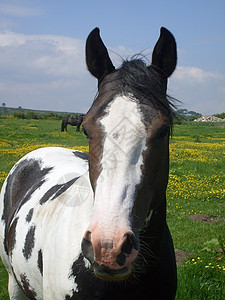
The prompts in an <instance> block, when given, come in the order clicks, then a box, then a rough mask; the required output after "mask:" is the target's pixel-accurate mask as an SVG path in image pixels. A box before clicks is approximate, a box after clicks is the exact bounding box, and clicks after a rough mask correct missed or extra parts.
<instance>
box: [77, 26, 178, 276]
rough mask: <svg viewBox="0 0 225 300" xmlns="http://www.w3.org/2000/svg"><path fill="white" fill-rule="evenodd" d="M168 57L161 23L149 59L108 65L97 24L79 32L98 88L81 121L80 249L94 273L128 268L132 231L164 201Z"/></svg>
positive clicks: (172, 57) (134, 244)
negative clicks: (83, 224) (89, 192)
mask: <svg viewBox="0 0 225 300" xmlns="http://www.w3.org/2000/svg"><path fill="white" fill-rule="evenodd" d="M176 61H177V52H176V42H175V39H174V37H173V35H172V34H171V33H170V32H169V31H168V30H167V29H165V28H161V33H160V37H159V39H158V41H157V43H156V45H155V47H154V50H153V54H152V63H151V65H150V66H146V64H145V63H144V62H143V60H141V59H133V60H131V61H124V62H123V63H122V65H121V67H120V68H118V69H116V68H115V67H114V65H113V63H112V61H111V59H110V58H109V55H108V51H107V49H106V47H105V45H104V43H103V41H102V39H101V37H100V35H99V29H98V28H95V29H94V30H93V31H92V32H91V33H90V35H89V36H88V38H87V42H86V62H87V67H88V70H89V71H90V73H91V74H92V75H93V76H95V77H96V78H97V80H98V95H97V97H96V99H95V101H94V102H93V104H92V106H91V108H90V110H89V112H88V113H87V115H86V116H85V118H84V120H83V127H84V131H85V133H86V134H87V137H88V140H89V174H90V181H91V185H92V188H93V191H94V203H93V205H94V208H93V217H92V220H91V222H90V224H89V226H88V228H87V231H86V232H85V234H84V237H83V241H82V251H83V254H84V256H85V257H86V258H87V259H88V260H89V261H90V262H91V264H92V265H93V268H94V272H95V274H96V275H97V276H98V277H100V278H102V279H106V280H123V279H125V278H127V277H128V276H129V275H130V273H131V272H132V265H133V263H134V261H135V260H136V258H137V256H138V253H139V251H140V241H139V240H140V232H141V230H142V229H143V228H144V227H145V226H148V225H149V220H150V216H151V213H152V211H153V210H155V209H157V207H159V206H160V205H161V204H162V202H163V201H165V193H166V187H167V181H168V171H169V134H170V128H171V124H172V115H173V110H172V107H171V103H170V101H169V100H168V97H167V95H166V88H167V79H168V77H169V76H170V75H171V74H172V73H173V71H174V69H175V67H176ZM163 218H164V219H165V216H164V217H163Z"/></svg>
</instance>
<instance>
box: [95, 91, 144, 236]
mask: <svg viewBox="0 0 225 300" xmlns="http://www.w3.org/2000/svg"><path fill="white" fill-rule="evenodd" d="M100 123H101V126H102V127H103V131H104V132H105V140H104V145H103V153H102V160H101V165H102V171H101V174H100V176H99V178H98V180H97V185H96V191H95V203H94V213H93V220H92V222H91V225H92V226H95V224H96V223H97V224H98V225H100V228H101V232H105V233H106V234H107V233H109V232H111V233H112V232H114V234H116V231H117V228H125V229H129V228H130V226H131V224H130V216H131V212H132V208H133V204H134V200H135V199H134V198H135V188H136V185H138V184H140V183H141V179H142V172H141V165H142V164H143V156H142V154H143V151H144V150H145V149H146V134H147V133H146V128H145V125H144V124H143V121H142V113H141V111H140V109H139V105H138V103H137V101H135V100H134V99H133V97H132V99H131V98H130V97H129V96H117V97H115V99H114V100H113V101H112V102H111V103H110V104H109V106H108V107H107V109H106V115H104V117H103V118H102V119H101V120H100Z"/></svg>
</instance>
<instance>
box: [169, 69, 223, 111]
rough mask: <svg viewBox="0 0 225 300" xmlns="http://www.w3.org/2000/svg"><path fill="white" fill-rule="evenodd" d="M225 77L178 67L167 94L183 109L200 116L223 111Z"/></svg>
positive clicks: (215, 73) (214, 73)
mask: <svg viewBox="0 0 225 300" xmlns="http://www.w3.org/2000/svg"><path fill="white" fill-rule="evenodd" d="M224 82H225V75H223V74H220V73H218V72H208V71H205V70H203V69H200V68H196V67H182V66H178V67H177V69H176V71H175V72H174V74H173V75H172V78H171V79H170V83H169V88H170V89H169V92H171V93H172V96H174V97H176V98H178V99H179V100H180V101H182V103H183V107H185V108H187V109H189V110H195V111H197V112H200V113H202V114H214V113H219V112H222V111H225V90H224Z"/></svg>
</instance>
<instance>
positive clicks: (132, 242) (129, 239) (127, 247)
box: [121, 234, 138, 254]
mask: <svg viewBox="0 0 225 300" xmlns="http://www.w3.org/2000/svg"><path fill="white" fill-rule="evenodd" d="M133 248H134V249H135V250H137V251H138V242H137V239H136V237H135V236H134V234H127V235H126V240H125V241H124V242H123V245H122V247H121V252H123V253H126V254H131V252H132V249H133Z"/></svg>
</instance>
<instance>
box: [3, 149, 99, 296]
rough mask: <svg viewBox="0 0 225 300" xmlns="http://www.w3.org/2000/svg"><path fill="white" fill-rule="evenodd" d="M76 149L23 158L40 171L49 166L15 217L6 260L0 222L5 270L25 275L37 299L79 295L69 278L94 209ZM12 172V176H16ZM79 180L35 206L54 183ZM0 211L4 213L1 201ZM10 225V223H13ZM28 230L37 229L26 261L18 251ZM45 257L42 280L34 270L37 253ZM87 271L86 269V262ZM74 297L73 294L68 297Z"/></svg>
mask: <svg viewBox="0 0 225 300" xmlns="http://www.w3.org/2000/svg"><path fill="white" fill-rule="evenodd" d="M73 152H74V150H71V149H64V148H60V147H48V148H42V149H39V150H35V151H33V152H31V153H29V154H27V155H26V156H25V157H23V158H22V159H21V160H20V161H22V160H23V159H36V160H39V161H41V162H42V165H41V167H42V168H49V167H52V170H51V171H50V172H49V173H48V174H47V175H46V176H45V182H44V183H43V184H42V186H41V187H40V188H38V189H37V190H36V191H35V192H34V193H33V194H32V197H31V198H30V199H29V201H27V202H26V203H25V204H24V205H23V206H22V207H21V208H20V210H19V211H18V212H17V213H16V215H15V216H14V218H13V220H14V219H15V218H17V217H19V219H18V222H17V227H16V244H15V247H14V249H13V252H12V259H11V260H9V257H7V256H6V254H5V252H4V248H3V243H2V241H3V235H4V226H5V224H4V222H2V220H0V234H1V247H0V249H1V256H2V257H3V260H4V264H5V265H6V266H7V269H8V270H9V271H11V267H10V264H12V265H13V270H14V273H15V274H16V276H17V278H18V279H19V278H20V274H23V273H25V274H26V276H27V278H28V280H29V284H30V286H31V288H33V289H34V290H35V292H36V293H37V295H38V297H37V299H56V300H58V299H59V300H60V299H64V298H65V295H66V294H70V292H71V293H72V291H73V290H74V291H75V290H77V284H76V283H75V282H74V277H71V276H70V275H71V272H72V269H71V268H72V265H73V262H74V261H76V260H77V259H78V257H79V255H80V253H81V242H82V238H83V235H84V233H85V231H86V229H87V226H88V225H89V223H90V220H91V217H92V207H93V192H92V188H91V185H90V180H89V173H88V162H87V161H85V160H82V159H80V158H79V157H76V156H75V155H74V154H73ZM14 169H15V167H14V168H13V169H12V170H11V172H10V173H12V172H13V171H14ZM77 177H79V178H78V179H77V180H76V181H75V182H74V184H73V185H71V186H70V187H69V188H68V189H67V190H66V192H65V193H62V194H61V195H60V196H59V197H57V198H55V199H53V200H52V201H46V202H45V203H43V205H40V204H39V201H40V199H41V198H42V196H43V195H44V194H45V193H46V192H47V191H49V189H50V188H51V187H53V186H55V185H57V184H63V183H66V182H68V181H69V180H70V179H72V178H77ZM4 193H5V184H4V188H3V190H2V195H1V198H2V203H0V211H1V213H2V212H3V207H2V204H3V196H4ZM31 208H33V216H32V219H31V221H30V222H29V223H28V222H26V216H27V214H28V212H29V210H30V209H31ZM13 220H12V222H13ZM30 226H35V228H36V230H35V243H34V248H33V249H32V253H31V256H30V258H29V259H28V260H26V259H25V257H24V255H23V252H22V249H23V248H24V241H25V239H26V234H27V232H28V230H29V228H30ZM40 249H41V250H42V255H43V277H42V276H41V273H40V271H39V269H38V266H37V261H38V251H39V250H40ZM85 267H88V265H87V263H85ZM71 295H72V294H71Z"/></svg>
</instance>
